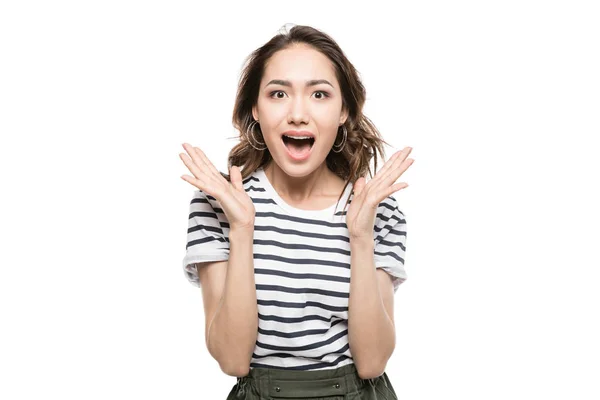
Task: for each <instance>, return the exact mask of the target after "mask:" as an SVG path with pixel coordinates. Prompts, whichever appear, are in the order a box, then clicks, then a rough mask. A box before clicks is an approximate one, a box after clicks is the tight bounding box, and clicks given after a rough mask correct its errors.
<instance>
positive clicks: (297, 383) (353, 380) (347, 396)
mask: <svg viewBox="0 0 600 400" xmlns="http://www.w3.org/2000/svg"><path fill="white" fill-rule="evenodd" d="M275 399H288V400H290V399H311V400H397V399H398V397H396V392H395V391H394V388H393V387H392V384H391V382H390V380H389V378H388V376H387V374H386V373H385V372H384V373H383V374H382V375H380V376H378V377H377V378H372V379H362V378H360V377H359V376H358V373H357V371H356V367H355V365H354V364H347V365H344V366H343V367H340V368H337V369H327V370H316V371H296V370H283V369H275V368H252V369H250V373H249V374H248V375H246V376H244V377H238V378H237V383H236V384H235V385H234V386H233V388H232V389H231V391H230V392H229V395H228V396H227V399H226V400H275Z"/></svg>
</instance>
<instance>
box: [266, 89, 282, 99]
mask: <svg viewBox="0 0 600 400" xmlns="http://www.w3.org/2000/svg"><path fill="white" fill-rule="evenodd" d="M275 93H285V92H284V91H282V90H275V91H273V92H271V93H269V97H273V95H274V94H275ZM277 98H278V99H283V97H277Z"/></svg>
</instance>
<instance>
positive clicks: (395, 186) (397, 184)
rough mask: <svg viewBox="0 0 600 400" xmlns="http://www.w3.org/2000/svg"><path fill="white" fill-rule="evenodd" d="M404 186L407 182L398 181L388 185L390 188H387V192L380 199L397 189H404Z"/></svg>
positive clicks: (406, 185)
mask: <svg viewBox="0 0 600 400" xmlns="http://www.w3.org/2000/svg"><path fill="white" fill-rule="evenodd" d="M406 187H408V183H406V182H399V183H396V184H394V185H392V186H391V187H390V189H389V190H388V193H386V195H385V196H384V197H383V198H382V199H381V201H383V199H385V198H386V197H388V196H391V195H392V194H394V193H395V192H397V191H398V190H401V189H404V188H406Z"/></svg>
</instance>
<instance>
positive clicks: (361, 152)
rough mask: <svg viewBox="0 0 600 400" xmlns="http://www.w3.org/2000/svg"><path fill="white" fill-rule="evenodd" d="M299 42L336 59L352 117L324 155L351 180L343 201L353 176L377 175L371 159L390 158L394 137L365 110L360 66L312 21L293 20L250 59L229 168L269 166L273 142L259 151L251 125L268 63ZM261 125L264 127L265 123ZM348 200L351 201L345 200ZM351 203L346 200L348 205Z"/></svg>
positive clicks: (239, 91) (239, 93) (241, 86)
mask: <svg viewBox="0 0 600 400" xmlns="http://www.w3.org/2000/svg"><path fill="white" fill-rule="evenodd" d="M294 44H307V45H310V46H312V47H313V48H314V49H315V50H317V51H319V52H321V53H322V54H323V55H325V56H326V57H327V58H329V60H331V62H332V63H333V66H334V68H335V75H336V78H337V80H338V82H339V84H340V88H341V92H342V107H343V108H345V109H346V110H348V118H347V119H346V121H345V122H344V126H345V127H346V130H347V139H346V142H345V143H344V147H343V149H342V151H341V152H339V153H335V152H333V151H330V152H329V154H328V155H327V157H326V159H325V162H326V164H327V167H328V168H329V170H331V171H332V172H333V173H335V174H336V175H337V176H339V177H340V178H342V179H344V180H345V181H346V185H345V186H344V189H343V190H342V192H341V193H340V197H339V198H338V203H339V201H340V199H341V197H342V194H343V193H344V191H345V189H346V187H347V186H348V184H349V183H350V182H352V183H353V184H354V182H356V180H357V179H358V178H359V177H361V176H363V175H364V174H365V173H366V172H369V175H370V177H371V178H372V177H373V173H372V172H371V168H370V162H371V159H374V171H377V153H379V154H380V155H381V157H382V158H384V159H385V150H384V148H383V143H385V144H387V145H389V143H388V142H386V141H385V140H383V138H382V137H381V135H380V133H379V131H378V130H377V128H376V127H375V125H374V124H373V123H372V122H371V120H370V119H369V118H367V117H366V116H365V115H364V114H363V106H364V104H365V100H366V90H365V88H364V86H363V84H362V82H361V80H360V77H359V73H358V71H357V70H356V69H355V68H354V66H353V65H352V63H351V62H350V61H349V60H348V58H347V57H346V55H345V54H344V52H343V51H342V49H341V48H340V47H339V46H338V44H337V43H336V42H335V41H334V40H333V39H332V38H331V37H330V36H329V35H327V34H326V33H324V32H322V31H319V30H317V29H315V28H312V27H310V26H306V25H294V26H293V27H292V28H291V29H290V30H289V31H288V32H281V31H280V33H279V34H277V35H275V36H274V37H273V38H272V39H271V40H269V41H268V42H267V43H265V44H264V45H263V46H261V47H259V48H258V49H256V50H254V51H253V52H252V53H251V54H250V55H249V56H248V57H247V58H246V59H245V62H244V67H243V69H242V72H241V74H240V78H239V83H238V89H237V95H236V99H235V106H234V109H233V118H232V122H233V126H234V127H235V129H236V130H238V131H239V132H240V135H239V139H240V143H238V144H237V145H236V146H235V147H233V148H232V149H231V151H230V152H229V155H228V160H227V165H228V170H229V169H230V168H231V167H232V166H234V165H235V166H238V167H240V170H241V174H242V179H246V178H247V177H248V176H250V175H251V174H252V173H253V172H254V171H255V170H256V169H258V168H260V167H264V166H266V165H267V164H268V163H269V162H270V161H271V160H272V156H271V153H270V152H269V149H268V148H267V149H265V150H262V151H258V150H256V149H255V148H254V147H252V146H251V145H250V142H249V139H248V128H249V126H250V124H251V123H252V121H253V120H254V119H253V116H252V108H253V106H255V105H256V103H257V101H258V94H259V87H260V82H261V80H262V77H263V74H264V71H265V64H266V63H267V61H268V60H269V59H270V58H271V57H272V56H273V54H275V53H276V52H278V51H280V50H284V49H286V48H288V47H290V46H292V45H294ZM255 125H258V124H255ZM253 128H255V127H253ZM340 128H341V126H340ZM258 131H260V127H259V129H258ZM259 133H260V134H259ZM338 137H339V141H338ZM261 139H262V132H257V134H256V135H254V137H253V138H251V139H250V140H252V143H254V144H256V142H257V141H259V142H260V141H261ZM342 140H343V130H341V129H339V128H338V134H337V137H336V141H335V142H334V143H341V142H342ZM262 142H263V145H261V146H260V147H264V143H265V142H264V140H262ZM334 145H335V146H339V145H337V144H334ZM257 147H258V146H257ZM221 174H222V175H223V177H225V178H226V179H227V180H228V181H230V178H229V175H228V174H225V173H223V172H221ZM349 198H350V197H348V199H349ZM347 204H348V202H346V205H347ZM346 205H344V208H345V207H346Z"/></svg>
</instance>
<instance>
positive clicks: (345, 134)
mask: <svg viewBox="0 0 600 400" xmlns="http://www.w3.org/2000/svg"><path fill="white" fill-rule="evenodd" d="M342 130H343V131H344V137H343V138H342V143H341V144H340V145H338V148H339V150H336V146H335V143H334V144H333V147H332V148H331V149H332V151H333V152H334V153H339V152H341V151H342V149H343V148H344V145H345V144H346V140H347V139H348V130H346V126H344V125H342Z"/></svg>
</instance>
